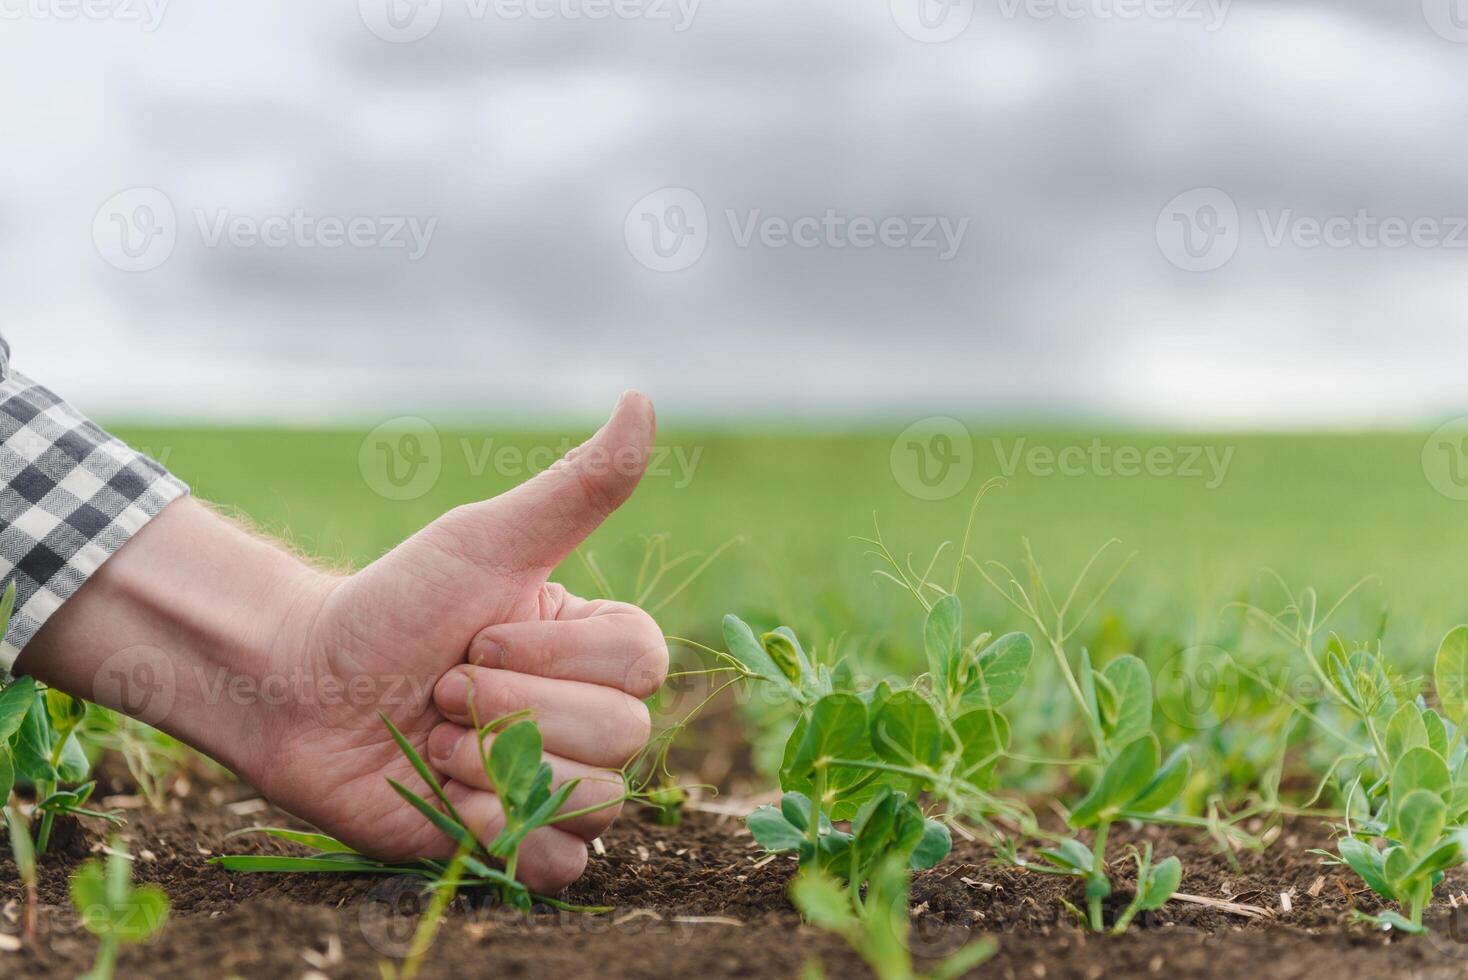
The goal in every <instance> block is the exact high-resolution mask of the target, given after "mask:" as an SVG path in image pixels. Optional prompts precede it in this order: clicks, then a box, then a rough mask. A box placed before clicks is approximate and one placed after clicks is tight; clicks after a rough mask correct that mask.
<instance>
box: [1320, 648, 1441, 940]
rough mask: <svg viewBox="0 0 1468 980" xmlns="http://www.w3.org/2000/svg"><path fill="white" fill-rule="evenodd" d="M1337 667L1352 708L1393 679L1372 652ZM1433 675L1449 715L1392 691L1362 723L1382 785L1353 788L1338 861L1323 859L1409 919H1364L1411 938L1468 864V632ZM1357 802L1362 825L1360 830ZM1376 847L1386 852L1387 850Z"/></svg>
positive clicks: (1392, 914)
mask: <svg viewBox="0 0 1468 980" xmlns="http://www.w3.org/2000/svg"><path fill="white" fill-rule="evenodd" d="M1337 646H1338V645H1337ZM1333 662H1335V663H1336V664H1337V666H1336V667H1335V669H1333V670H1332V671H1331V674H1332V676H1333V677H1335V678H1337V679H1338V683H1339V685H1340V686H1338V687H1337V688H1335V692H1336V697H1337V698H1339V699H1341V700H1343V701H1345V702H1346V703H1348V704H1351V705H1360V704H1362V703H1363V695H1362V691H1363V690H1365V689H1366V688H1367V686H1368V684H1369V683H1370V682H1371V679H1372V678H1378V677H1381V676H1384V672H1385V667H1384V665H1383V664H1381V663H1380V662H1379V654H1375V653H1370V652H1367V651H1357V652H1356V653H1354V654H1351V655H1349V656H1347V657H1340V656H1338V655H1336V656H1333ZM1433 674H1434V681H1435V683H1436V686H1437V693H1438V698H1439V700H1440V702H1441V704H1442V712H1441V713H1439V712H1438V711H1436V710H1434V709H1432V708H1429V707H1427V706H1426V704H1425V702H1423V701H1421V700H1420V699H1416V700H1403V701H1400V702H1399V701H1398V699H1397V698H1396V697H1395V696H1394V695H1393V694H1392V692H1391V690H1390V688H1389V687H1388V688H1387V692H1386V694H1385V695H1384V696H1383V697H1382V698H1381V699H1380V701H1379V703H1376V704H1375V709H1376V710H1375V711H1374V712H1372V713H1371V714H1370V715H1368V716H1365V717H1363V718H1362V728H1364V729H1366V730H1367V734H1368V742H1369V743H1370V744H1371V746H1372V747H1373V748H1372V752H1373V754H1374V757H1373V759H1372V760H1371V763H1372V764H1371V766H1370V767H1369V768H1368V769H1367V770H1366V771H1367V772H1370V773H1371V774H1372V775H1374V776H1375V778H1374V780H1373V781H1372V782H1371V783H1370V784H1369V785H1363V782H1362V780H1361V779H1360V777H1359V776H1358V777H1357V779H1356V780H1354V781H1353V783H1352V784H1351V786H1350V788H1349V789H1348V790H1347V801H1348V811H1347V818H1348V819H1347V823H1346V824H1345V826H1344V827H1343V828H1342V829H1343V831H1344V834H1345V835H1344V836H1343V837H1342V838H1341V840H1340V843H1339V844H1338V845H1337V851H1338V856H1337V855H1335V854H1330V853H1329V852H1324V853H1325V854H1326V856H1327V857H1328V858H1330V859H1331V860H1332V861H1333V862H1334V863H1339V864H1345V865H1347V866H1349V867H1350V868H1351V870H1353V871H1355V872H1356V874H1358V875H1359V876H1360V877H1361V880H1362V881H1364V882H1366V884H1367V885H1368V886H1370V888H1371V890H1372V891H1374V892H1375V893H1376V894H1377V895H1379V896H1381V897H1382V898H1384V899H1386V900H1387V901H1390V902H1395V903H1397V905H1398V907H1399V908H1400V909H1401V910H1402V911H1397V910H1394V909H1388V910H1386V911H1384V912H1381V913H1380V914H1378V915H1374V916H1373V915H1366V914H1364V913H1360V912H1358V913H1357V915H1358V916H1359V917H1360V918H1362V919H1364V920H1366V921H1368V922H1371V923H1373V924H1375V925H1378V926H1381V927H1383V928H1393V929H1397V930H1400V931H1402V932H1412V933H1420V932H1425V931H1426V926H1425V925H1424V924H1423V913H1424V912H1425V910H1426V909H1427V906H1428V905H1429V904H1430V903H1431V901H1432V895H1433V892H1434V890H1435V889H1436V888H1437V886H1438V885H1439V884H1440V883H1441V882H1442V880H1443V878H1444V877H1445V875H1446V872H1447V870H1448V869H1449V868H1452V867H1455V866H1457V865H1459V864H1462V863H1463V862H1464V860H1465V859H1468V830H1464V829H1463V824H1464V821H1465V820H1468V748H1465V746H1464V744H1463V741H1462V732H1463V725H1464V724H1465V722H1468V626H1459V627H1458V628H1456V629H1454V630H1453V631H1452V632H1450V633H1449V634H1448V635H1447V636H1446V637H1445V638H1444V639H1443V641H1442V644H1441V645H1440V646H1439V647H1438V651H1437V657H1436V660H1435V662H1434V665H1433ZM1383 718H1385V724H1383V725H1380V726H1379V729H1380V731H1379V734H1377V733H1376V732H1375V729H1376V727H1377V726H1375V725H1372V724H1368V723H1369V722H1373V721H1374V722H1380V721H1381V720H1382V719H1383ZM1378 745H1379V746H1380V751H1379V752H1377V751H1376V748H1375V747H1376V746H1378ZM1352 802H1354V803H1355V805H1356V806H1355V811H1356V814H1357V817H1358V819H1357V820H1356V821H1354V822H1352V821H1351V820H1350V815H1351V808H1350V807H1349V804H1350V803H1352ZM1377 840H1382V841H1384V842H1385V846H1384V847H1383V848H1381V849H1378V848H1377V847H1376V843H1375V842H1376V841H1377ZM1403 912H1405V913H1406V914H1405V915H1403Z"/></svg>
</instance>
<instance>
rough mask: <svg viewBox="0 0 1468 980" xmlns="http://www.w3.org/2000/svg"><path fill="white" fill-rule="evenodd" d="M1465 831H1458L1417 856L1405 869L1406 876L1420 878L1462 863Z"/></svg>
mask: <svg viewBox="0 0 1468 980" xmlns="http://www.w3.org/2000/svg"><path fill="white" fill-rule="evenodd" d="M1465 836H1468V835H1465V833H1464V832H1463V831H1461V830H1460V831H1458V832H1456V833H1454V834H1453V835H1452V836H1451V837H1449V838H1448V839H1447V840H1445V841H1442V842H1440V843H1439V844H1437V846H1436V847H1434V848H1433V849H1432V850H1431V851H1429V852H1427V853H1426V854H1424V855H1422V856H1421V857H1419V858H1418V859H1417V860H1416V862H1415V863H1413V865H1412V866H1411V867H1410V868H1408V869H1407V873H1406V876H1407V878H1408V879H1409V880H1410V879H1417V878H1421V877H1422V876H1424V875H1432V874H1436V873H1437V872H1439V871H1446V870H1447V869H1448V868H1452V867H1456V866H1457V865H1459V864H1462V863H1463V857H1464V855H1465V854H1468V849H1465V847H1464V844H1465V843H1468V841H1465Z"/></svg>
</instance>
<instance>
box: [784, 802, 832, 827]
mask: <svg viewBox="0 0 1468 980" xmlns="http://www.w3.org/2000/svg"><path fill="white" fill-rule="evenodd" d="M780 813H781V815H782V816H784V818H785V819H786V820H788V821H790V825H791V826H792V827H795V828H796V829H797V830H801V831H806V830H809V829H810V797H808V796H806V795H805V794H804V793H785V794H784V795H782V796H781V797H780ZM829 829H830V821H829V820H827V819H826V815H825V814H824V813H823V814H821V832H822V833H825V832H826V831H827V830H829Z"/></svg>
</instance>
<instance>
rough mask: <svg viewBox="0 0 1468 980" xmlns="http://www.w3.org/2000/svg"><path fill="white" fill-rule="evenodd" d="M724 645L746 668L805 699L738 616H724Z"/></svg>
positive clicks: (752, 631)
mask: <svg viewBox="0 0 1468 980" xmlns="http://www.w3.org/2000/svg"><path fill="white" fill-rule="evenodd" d="M724 646H726V647H728V649H729V655H730V656H732V657H733V658H734V659H735V660H737V661H739V663H740V664H742V665H743V666H744V669H745V670H747V671H749V672H750V673H751V674H754V675H755V676H756V677H762V678H764V679H765V680H767V681H769V682H770V683H771V684H774V685H775V686H776V687H778V688H780V689H781V690H783V691H784V692H785V693H786V694H788V695H789V696H790V697H791V698H792V699H794V700H796V701H804V695H802V694H801V693H800V689H799V688H797V687H796V686H795V685H794V684H792V683H790V678H788V677H786V676H785V672H784V671H782V670H781V669H780V668H779V667H778V666H776V664H775V661H774V660H772V659H771V658H770V655H769V653H768V651H766V650H765V648H764V645H763V644H761V643H760V642H759V640H757V639H755V636H754V630H752V629H750V628H749V624H748V623H746V622H745V621H744V620H742V619H740V618H739V617H738V616H734V615H729V616H725V617H724Z"/></svg>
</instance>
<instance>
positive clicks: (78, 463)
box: [0, 338, 188, 672]
mask: <svg viewBox="0 0 1468 980" xmlns="http://www.w3.org/2000/svg"><path fill="white" fill-rule="evenodd" d="M9 361H10V348H9V346H8V345H7V344H6V343H5V341H4V339H3V338H0V581H3V582H6V583H9V582H11V581H14V582H15V588H16V600H15V614H14V616H13V618H12V619H11V622H10V629H9V631H8V632H7V633H6V635H5V639H4V642H3V643H0V668H3V669H4V670H5V671H7V672H8V671H9V670H10V667H11V665H12V664H14V663H15V658H16V657H17V656H18V655H19V654H20V651H21V650H22V649H24V648H25V645H26V644H27V643H28V642H30V640H31V639H32V638H33V637H34V636H35V635H36V633H37V632H39V631H40V629H41V627H42V626H43V625H44V624H45V622H46V620H47V619H49V618H50V617H51V614H52V613H54V612H56V610H57V609H59V608H60V607H61V604H62V603H63V602H65V601H66V600H67V599H69V598H71V596H72V595H73V594H75V592H76V590H77V589H79V588H81V586H82V583H83V582H85V581H86V580H87V578H88V577H89V576H91V575H92V573H94V572H96V571H97V569H98V568H101V567H102V563H103V562H105V561H106V560H107V559H108V558H110V557H112V555H113V554H114V553H116V551H117V549H119V548H121V547H122V546H123V545H124V544H125V543H126V542H127V540H128V539H129V538H130V537H132V536H133V535H134V534H136V533H137V532H138V530H139V529H141V528H142V527H143V525H145V524H147V523H148V521H149V520H151V519H152V518H153V517H154V515H156V514H157V513H158V512H159V511H161V510H162V509H163V508H164V507H165V506H167V505H168V503H169V502H170V501H173V500H175V499H177V498H178V497H181V496H183V495H184V494H186V493H188V487H186V486H185V485H184V484H183V483H181V482H179V481H178V480H177V479H175V478H174V477H173V476H171V475H170V474H169V473H168V471H167V470H165V469H163V467H161V466H159V465H158V464H157V463H155V462H153V461H152V460H151V459H148V458H147V457H146V456H143V455H142V454H140V453H137V452H134V451H133V450H131V449H129V448H128V447H127V446H126V445H125V444H123V443H122V442H121V441H119V440H117V439H114V438H113V437H112V436H110V435H108V434H107V433H106V432H104V431H102V429H100V428H99V427H97V426H96V425H95V424H94V423H92V422H90V421H88V420H87V419H86V418H84V417H83V416H81V415H80V414H78V413H77V411H76V410H75V409H74V408H72V407H71V406H70V405H67V404H66V402H64V401H62V400H61V399H60V398H58V397H57V396H56V395H54V394H52V393H51V392H50V391H47V390H46V389H45V388H43V387H41V386H40V385H38V384H36V383H35V382H34V381H32V380H30V379H29V378H27V377H26V376H25V375H23V374H20V373H18V372H16V371H13V370H11V369H10V364H9Z"/></svg>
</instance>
